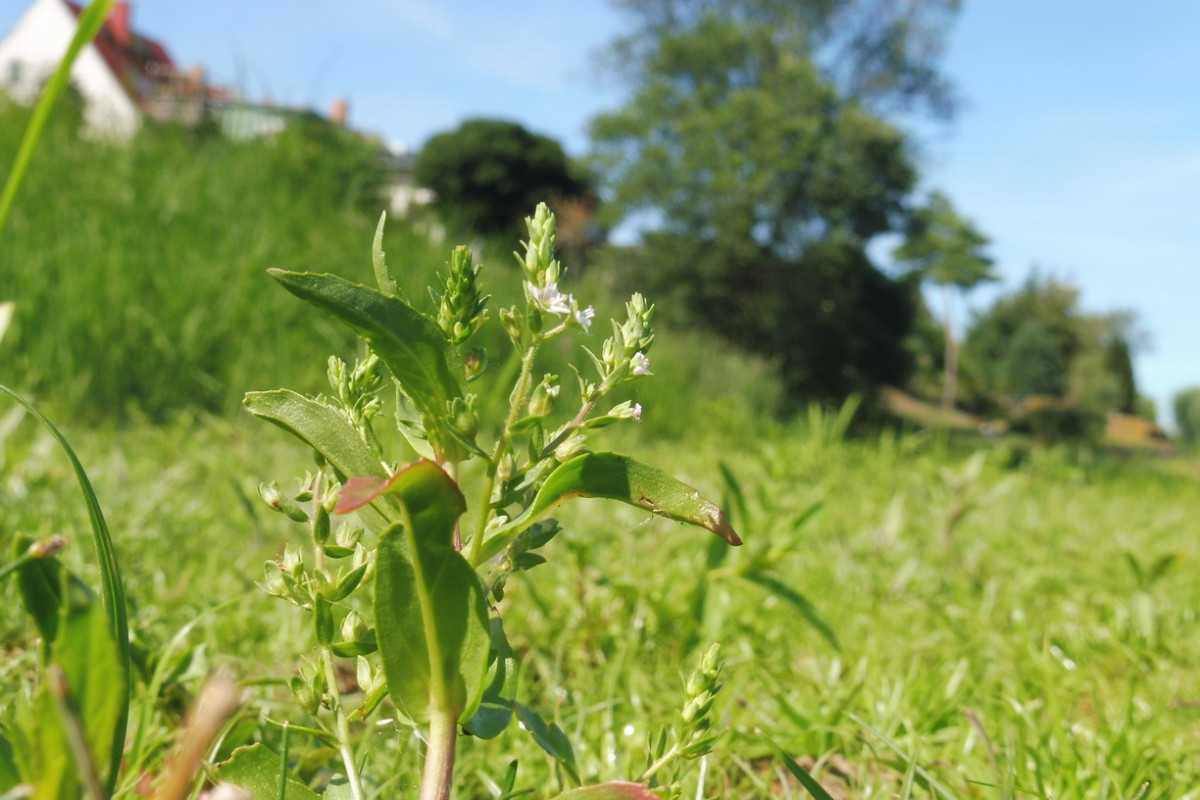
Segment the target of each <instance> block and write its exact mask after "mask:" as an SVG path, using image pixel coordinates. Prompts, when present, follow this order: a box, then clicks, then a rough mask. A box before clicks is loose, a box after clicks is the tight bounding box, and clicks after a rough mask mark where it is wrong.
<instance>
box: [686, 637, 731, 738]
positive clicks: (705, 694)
mask: <svg viewBox="0 0 1200 800" xmlns="http://www.w3.org/2000/svg"><path fill="white" fill-rule="evenodd" d="M723 666H724V662H723V661H722V660H721V646H720V645H719V644H714V645H712V646H711V647H709V648H708V650H707V651H706V652H705V653H704V656H703V657H702V658H701V659H700V666H699V667H697V669H696V671H695V672H694V673H692V677H691V678H689V679H688V682H687V702H686V703H685V704H684V707H683V711H682V712H680V714H681V716H682V717H683V734H682V735H681V736H680V739H681V740H682V742H683V749H682V751H681V755H682V756H683V757H684V758H699V757H700V756H703V755H707V754H708V753H710V752H711V751H712V746H713V742H714V741H716V738H717V737H716V736H714V735H713V734H712V733H710V729H711V728H712V721H711V720H710V719H709V718H708V714H709V712H710V711H712V706H713V701H714V700H715V699H716V696H717V692H719V691H720V690H721V684H720V683H719V682H718V681H719V679H720V677H721V669H722V667H723Z"/></svg>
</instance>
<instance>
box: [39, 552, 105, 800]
mask: <svg viewBox="0 0 1200 800" xmlns="http://www.w3.org/2000/svg"><path fill="white" fill-rule="evenodd" d="M62 579H63V583H62V588H61V589H60V592H59V594H60V597H62V600H61V601H60V608H61V617H60V620H59V623H58V626H57V631H56V637H55V640H54V643H53V645H52V646H51V648H50V653H51V661H50V663H51V664H52V665H54V666H56V667H57V668H58V669H59V670H61V675H62V678H63V681H64V682H65V684H66V691H67V693H68V697H67V698H65V700H64V699H60V698H58V697H57V696H56V695H55V686H54V685H53V684H54V682H53V681H52V680H49V679H46V680H43V681H42V683H41V685H40V686H39V687H38V696H37V698H36V700H35V708H34V715H35V716H34V719H35V724H34V731H35V732H34V739H35V742H34V746H33V759H34V763H33V767H34V769H35V771H36V773H37V776H38V777H37V790H36V792H35V794H34V798H35V799H36V800H43V798H46V799H47V800H49V799H50V798H73V797H78V796H80V794H81V793H82V786H81V785H80V783H79V767H78V764H77V762H78V761H80V760H84V761H86V763H87V764H88V765H89V766H90V767H91V768H94V769H95V772H96V777H98V778H99V780H100V784H101V786H106V785H114V784H115V783H116V777H117V776H116V775H115V774H112V771H113V770H115V769H116V768H117V767H119V765H120V758H119V757H120V753H119V752H118V753H117V754H116V755H117V758H116V759H114V758H113V755H114V754H113V749H114V747H118V746H123V744H124V741H125V740H124V733H125V732H124V729H123V728H122V729H121V731H120V733H121V737H120V738H119V739H117V738H115V737H114V736H113V731H114V730H115V729H116V727H117V724H118V722H124V718H125V716H124V715H125V714H126V713H127V709H128V705H127V699H126V698H127V692H126V686H125V672H124V667H123V665H122V664H121V652H120V649H119V648H118V647H117V645H116V642H114V641H113V638H112V629H111V625H110V622H109V618H108V614H107V613H106V612H105V609H104V608H103V607H102V606H101V605H100V604H99V603H97V602H95V600H94V598H93V596H92V594H91V592H90V590H88V588H87V587H86V586H85V585H84V584H83V582H82V581H79V580H78V579H77V578H75V576H73V575H71V574H69V573H67V572H66V571H65V570H63V571H62ZM65 715H69V717H70V718H69V719H68V718H65ZM69 728H75V729H76V731H77V733H79V735H80V736H79V739H80V740H81V741H79V740H77V742H76V743H74V744H73V742H72V738H71V736H70V735H69V734H68V730H69ZM77 748H82V750H83V751H84V752H78V750H77ZM114 764H116V765H117V766H116V767H114V766H113V765H114Z"/></svg>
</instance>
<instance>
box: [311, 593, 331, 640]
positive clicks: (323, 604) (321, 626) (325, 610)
mask: <svg viewBox="0 0 1200 800" xmlns="http://www.w3.org/2000/svg"><path fill="white" fill-rule="evenodd" d="M313 612H314V620H313V627H314V629H315V630H316V633H317V641H318V642H319V643H320V644H323V645H328V644H331V643H332V642H333V606H331V605H330V604H329V601H328V600H326V599H325V598H324V597H323V596H321V595H319V594H318V595H317V596H316V598H315V599H314V602H313Z"/></svg>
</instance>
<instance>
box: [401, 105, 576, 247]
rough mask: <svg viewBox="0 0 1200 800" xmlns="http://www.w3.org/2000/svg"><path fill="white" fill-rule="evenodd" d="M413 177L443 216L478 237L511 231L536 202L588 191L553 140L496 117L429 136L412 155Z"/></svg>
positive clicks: (513, 230) (470, 121) (475, 121)
mask: <svg viewBox="0 0 1200 800" xmlns="http://www.w3.org/2000/svg"><path fill="white" fill-rule="evenodd" d="M415 177H416V180H417V182H418V183H420V184H421V185H423V186H426V187H428V188H429V189H432V190H433V191H434V193H435V194H436V195H437V200H436V201H435V203H436V206H437V208H438V209H439V210H440V211H441V212H442V213H443V214H444V215H445V216H447V217H448V218H449V219H450V220H452V221H453V222H455V223H459V224H462V225H465V226H467V227H468V228H470V229H471V230H473V231H475V232H476V233H478V234H481V235H500V234H509V233H514V232H515V230H516V228H517V226H519V225H520V222H521V220H522V219H523V218H524V217H525V215H527V214H528V213H529V211H530V209H532V208H533V207H534V206H536V205H537V204H538V203H539V202H542V201H546V200H548V199H551V198H573V197H579V196H581V195H583V194H585V193H586V191H587V182H586V181H585V180H583V179H582V178H580V177H579V176H578V175H577V174H576V172H575V171H574V170H573V169H572V167H571V165H570V163H569V162H568V160H567V157H566V154H565V153H564V152H563V149H562V146H561V145H559V143H558V142H556V141H555V140H553V139H551V138H549V137H547V136H542V135H540V134H536V133H531V132H530V131H528V130H526V129H525V128H524V127H522V126H521V125H518V124H517V123H515V122H506V121H504V120H495V119H473V120H468V121H466V122H464V123H463V124H462V125H461V126H460V127H459V128H458V129H457V130H454V131H450V132H447V133H439V134H438V135H436V136H434V137H433V138H432V139H430V140H429V142H427V143H426V145H425V147H424V149H422V151H421V153H420V155H419V156H418V157H417V163H416V167H415Z"/></svg>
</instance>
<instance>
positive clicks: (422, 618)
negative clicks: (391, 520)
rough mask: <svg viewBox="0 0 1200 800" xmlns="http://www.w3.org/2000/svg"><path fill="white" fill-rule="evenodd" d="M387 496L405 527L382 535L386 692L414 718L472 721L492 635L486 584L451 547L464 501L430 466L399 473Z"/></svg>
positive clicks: (381, 637)
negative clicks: (394, 500)
mask: <svg viewBox="0 0 1200 800" xmlns="http://www.w3.org/2000/svg"><path fill="white" fill-rule="evenodd" d="M389 492H390V493H394V494H396V495H397V496H398V497H399V499H400V506H401V513H402V522H399V523H397V524H395V525H392V526H391V527H389V528H388V529H387V530H385V531H384V532H383V533H382V535H381V536H380V541H379V551H378V560H377V566H376V577H375V622H376V638H377V640H378V643H379V650H380V655H381V656H382V658H383V669H384V674H385V675H386V676H387V684H388V691H389V693H390V694H391V696H392V699H393V700H394V701H395V703H396V705H397V706H399V707H400V708H401V710H402V711H404V713H406V714H407V715H408V716H409V717H410V718H412V719H413V720H415V721H417V722H421V723H423V722H428V721H429V718H430V714H431V712H433V711H440V712H443V713H452V714H453V715H454V717H455V718H457V719H459V720H460V721H465V720H467V719H470V717H471V715H472V714H474V713H475V709H476V708H477V707H478V706H479V702H480V698H481V695H482V693H483V681H484V675H485V672H486V670H487V661H488V651H489V642H490V636H489V631H488V616H487V606H486V604H485V602H484V596H483V587H482V586H481V584H480V583H479V578H478V577H477V576H476V575H475V571H474V570H473V569H471V566H470V565H469V564H468V563H467V561H466V559H464V558H463V557H462V555H461V554H460V553H459V552H458V551H457V550H455V549H454V526H455V523H456V522H457V520H458V517H459V516H460V515H461V514H462V513H463V511H465V510H466V501H465V500H464V499H463V496H462V493H461V492H459V490H458V487H457V486H456V485H455V483H454V481H452V480H451V479H450V477H449V476H448V475H446V473H445V472H443V471H442V470H441V468H439V467H438V466H437V465H436V464H434V463H433V462H431V461H418V462H417V463H415V464H413V465H412V466H409V467H407V468H405V469H404V470H401V471H400V472H399V473H397V475H396V478H395V479H394V480H393V481H392V482H391V484H390V486H389Z"/></svg>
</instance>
